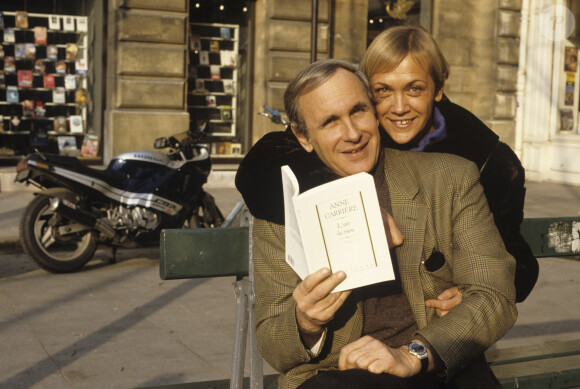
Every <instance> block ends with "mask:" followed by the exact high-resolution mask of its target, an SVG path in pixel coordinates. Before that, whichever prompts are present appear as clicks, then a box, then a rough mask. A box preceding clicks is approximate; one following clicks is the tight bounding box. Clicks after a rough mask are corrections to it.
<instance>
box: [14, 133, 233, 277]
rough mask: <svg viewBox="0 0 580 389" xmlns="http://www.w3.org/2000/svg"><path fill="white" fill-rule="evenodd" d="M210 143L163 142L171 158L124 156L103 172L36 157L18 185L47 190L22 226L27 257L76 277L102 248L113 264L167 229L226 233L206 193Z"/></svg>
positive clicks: (195, 136) (195, 137) (196, 139)
mask: <svg viewBox="0 0 580 389" xmlns="http://www.w3.org/2000/svg"><path fill="white" fill-rule="evenodd" d="M206 128H207V126H206ZM204 136H205V131H200V132H195V133H194V132H191V131H187V132H186V133H182V134H179V135H175V136H171V137H169V138H159V139H157V140H156V141H155V144H154V148H155V149H157V150H159V149H165V148H169V151H168V152H165V153H164V152H161V151H134V152H127V153H123V154H120V155H118V156H116V157H115V158H113V159H112V160H111V161H110V163H109V164H108V166H107V168H106V169H104V170H100V169H95V168H90V167H87V166H85V165H83V164H82V163H81V162H80V161H79V160H78V159H77V158H76V157H70V156H62V155H55V154H50V153H44V152H39V151H37V150H35V151H36V152H35V153H33V154H30V155H29V156H27V157H26V158H25V159H23V160H22V161H20V163H19V164H18V166H17V169H16V170H17V175H16V181H18V182H22V183H26V184H27V185H29V184H31V185H34V186H36V187H38V188H39V189H41V191H40V192H38V193H37V195H36V196H35V198H34V199H33V200H32V201H31V202H30V204H29V205H28V206H27V208H26V209H25V211H24V213H23V215H22V217H21V220H20V226H19V232H20V241H21V244H22V247H23V249H24V251H25V252H26V253H27V254H28V256H29V257H30V258H31V259H32V260H33V261H34V262H36V264H37V265H38V266H40V267H41V268H43V269H45V270H47V271H49V272H53V273H66V272H74V271H77V270H79V269H80V268H82V267H83V266H84V265H85V264H86V263H87V262H88V261H89V260H91V258H92V257H93V255H94V253H95V251H96V249H97V246H98V245H99V244H103V245H107V246H110V247H112V249H113V258H112V260H111V262H114V261H115V255H116V251H117V248H118V247H140V246H146V245H148V244H151V243H156V242H158V241H159V233H160V231H161V229H164V228H212V227H218V226H220V225H221V224H222V223H223V221H224V217H223V215H222V213H221V211H220V210H219V208H218V207H217V205H216V204H215V200H214V198H213V197H212V196H211V195H210V194H209V193H207V192H205V191H204V189H203V188H202V186H203V185H204V184H205V183H206V182H207V179H208V176H209V173H210V170H211V160H210V154H209V151H208V147H207V145H205V144H203V143H201V140H202V138H203V137H204Z"/></svg>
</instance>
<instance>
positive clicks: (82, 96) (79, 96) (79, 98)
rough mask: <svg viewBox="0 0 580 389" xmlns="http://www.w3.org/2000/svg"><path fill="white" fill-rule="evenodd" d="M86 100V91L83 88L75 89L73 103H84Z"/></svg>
mask: <svg viewBox="0 0 580 389" xmlns="http://www.w3.org/2000/svg"><path fill="white" fill-rule="evenodd" d="M86 102H87V91H86V89H84V88H80V89H77V90H76V91H75V103H77V104H80V105H82V104H86Z"/></svg>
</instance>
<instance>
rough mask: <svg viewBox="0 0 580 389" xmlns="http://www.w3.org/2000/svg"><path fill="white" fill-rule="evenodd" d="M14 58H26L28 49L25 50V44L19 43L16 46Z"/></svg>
mask: <svg viewBox="0 0 580 389" xmlns="http://www.w3.org/2000/svg"><path fill="white" fill-rule="evenodd" d="M14 58H16V59H24V58H26V49H25V48H24V43H17V44H15V45H14Z"/></svg>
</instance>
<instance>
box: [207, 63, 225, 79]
mask: <svg viewBox="0 0 580 389" xmlns="http://www.w3.org/2000/svg"><path fill="white" fill-rule="evenodd" d="M209 72H210V77H211V79H212V80H221V78H222V75H221V68H220V66H219V65H209Z"/></svg>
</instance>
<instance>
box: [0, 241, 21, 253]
mask: <svg viewBox="0 0 580 389" xmlns="http://www.w3.org/2000/svg"><path fill="white" fill-rule="evenodd" d="M23 252H24V251H23V250H22V245H20V239H19V238H18V237H10V238H0V255H4V254H21V253H23Z"/></svg>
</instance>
